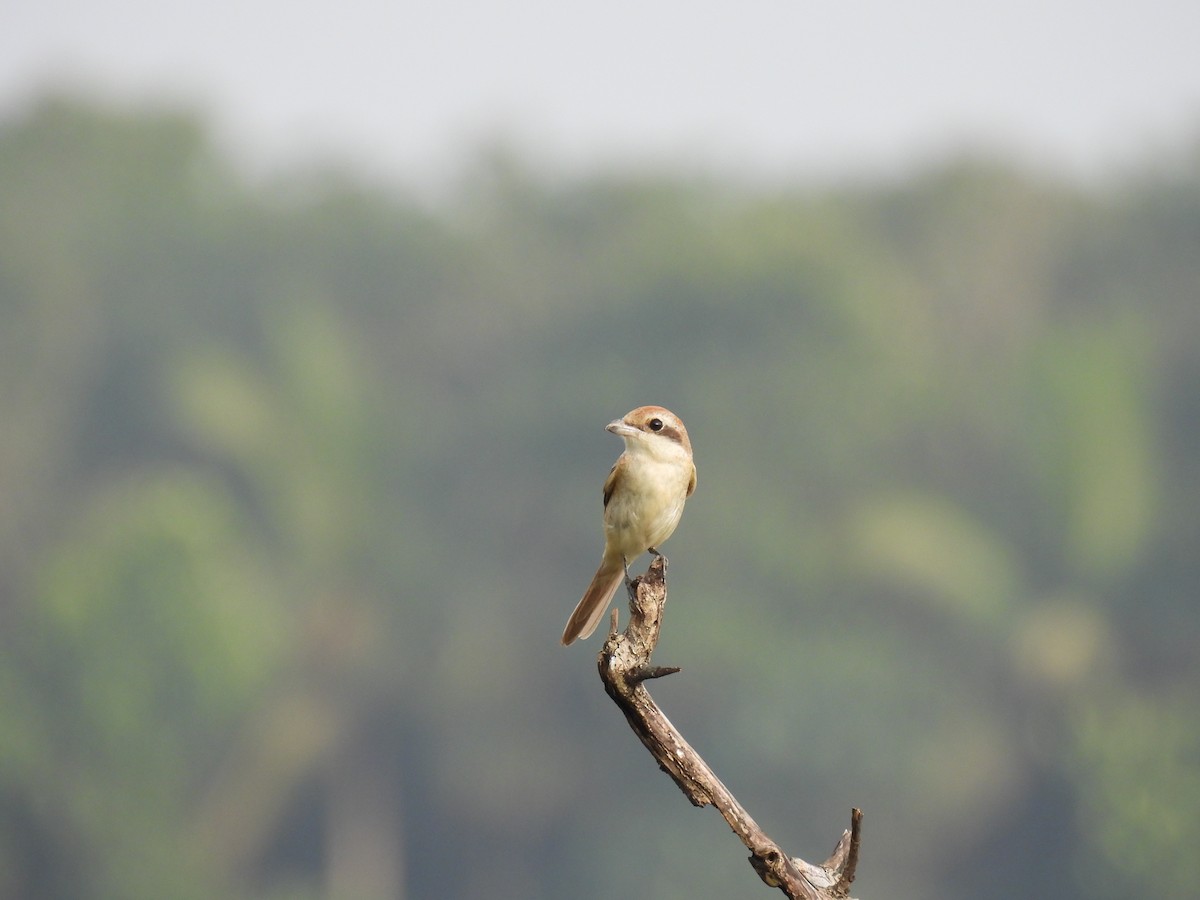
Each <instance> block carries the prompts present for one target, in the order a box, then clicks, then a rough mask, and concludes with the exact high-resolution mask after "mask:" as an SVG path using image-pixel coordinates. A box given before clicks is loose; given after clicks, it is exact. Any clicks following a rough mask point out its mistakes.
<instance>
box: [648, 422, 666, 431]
mask: <svg viewBox="0 0 1200 900" xmlns="http://www.w3.org/2000/svg"><path fill="white" fill-rule="evenodd" d="M646 424H648V425H649V426H650V430H651V431H662V430H663V420H662V419H651V420H650V421H649V422H647V423H646Z"/></svg>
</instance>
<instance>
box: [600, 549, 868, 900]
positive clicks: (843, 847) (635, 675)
mask: <svg viewBox="0 0 1200 900" xmlns="http://www.w3.org/2000/svg"><path fill="white" fill-rule="evenodd" d="M666 563H667V561H666V559H665V558H664V557H661V556H659V557H655V559H654V560H653V562H651V564H650V568H649V569H648V570H647V571H646V574H645V575H643V576H640V577H638V578H636V579H635V580H634V582H633V587H634V589H633V590H632V591H631V593H630V598H629V613H630V622H629V626H628V627H627V628H626V629H625V631H624V632H622V633H619V632H618V631H617V613H616V610H614V611H613V615H612V627H611V629H610V633H609V635H608V640H606V641H605V642H604V647H603V648H602V649H601V651H600V657H599V660H598V666H599V669H600V678H601V680H602V681H603V682H604V690H605V691H606V692H607V693H608V696H610V697H611V698H612V699H613V702H614V703H616V704H617V706H618V707H619V708H620V710H621V712H623V713H624V714H625V718H626V720H627V721H628V722H629V726H630V727H631V728H632V729H633V731H634V734H636V735H637V736H638V738H639V739H640V740H641V742H642V743H643V744H644V745H645V747H646V749H647V750H649V751H650V753H651V755H653V757H654V758H655V760H657V761H658V764H659V766H660V767H661V768H662V770H663V771H664V772H666V773H667V774H668V775H670V776H671V778H672V779H673V780H674V781H675V783H676V784H677V785H678V786H679V789H680V790H681V791H683V793H684V796H686V797H687V798H688V800H690V801H691V802H692V804H693V805H694V806H707V805H709V804H710V803H711V804H712V805H713V806H715V807H716V808H717V810H718V811H719V812H720V813H721V815H722V816H723V817H724V818H725V821H726V822H728V823H729V827H730V828H732V829H733V833H734V834H736V835H737V836H738V837H739V838H740V839H741V841H742V843H743V844H745V845H746V847H747V848H748V849H749V850H750V854H751V855H750V865H752V866H753V867H754V870H755V871H756V872H758V875H759V877H760V878H761V879H762V880H763V882H764V883H766V884H767V885H768V886H770V887H775V888H779V890H781V891H782V892H783V893H784V894H785V895H787V896H788V897H790V898H793V900H846V898H847V897H848V895H849V892H850V883H851V882H852V881H853V880H854V872H855V869H856V867H857V865H858V851H859V843H860V835H861V824H862V812H861V811H860V810H858V809H855V810H854V811H853V813H852V814H851V818H850V828H849V830H847V831H845V832H844V833H843V834H842V837H841V839H840V840H839V841H838V844H837V847H836V848H835V849H834V851H833V854H832V855H831V856H830V857H829V859H827V860H825V862H823V863H822V864H820V865H813V864H812V863H807V862H805V861H804V860H802V859H799V858H797V857H789V856H788V855H787V854H786V853H784V852H783V850H782V849H781V848H780V847H779V845H778V844H776V843H775V842H774V841H773V840H771V838H770V837H768V836H767V834H766V832H764V831H763V830H762V828H761V827H759V825H758V823H757V822H755V821H754V819H752V818H751V817H750V814H749V813H748V812H746V810H745V809H744V808H743V807H742V805H741V804H740V803H738V801H737V798H736V797H734V796H733V794H732V793H730V791H729V789H728V788H727V787H725V785H724V784H722V783H721V780H720V779H719V778H717V776H716V774H715V773H714V772H713V770H712V769H710V768H709V767H708V764H707V763H706V762H705V761H704V760H703V759H701V758H700V754H698V753H697V752H696V751H695V750H693V749H692V747H691V745H690V744H688V742H687V741H685V740H684V739H683V735H682V734H680V733H679V731H678V729H676V728H675V726H674V725H672V724H671V722H670V721H669V720H668V719H667V717H666V716H665V715H664V714H663V712H662V710H661V709H659V708H658V704H656V703H655V702H654V699H653V698H652V697H651V696H650V693H649V691H647V690H646V687H645V685H644V683H643V682H645V681H647V680H648V679H651V678H661V677H662V676H664V675H669V674H671V673H673V672H678V671H679V669H678V668H675V667H662V666H652V665H651V664H650V654H651V653H653V651H654V648H655V646H656V645H657V644H658V634H659V628H660V627H661V625H662V611H663V606H664V605H665V604H666V602H667V581H666Z"/></svg>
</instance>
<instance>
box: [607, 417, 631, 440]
mask: <svg viewBox="0 0 1200 900" xmlns="http://www.w3.org/2000/svg"><path fill="white" fill-rule="evenodd" d="M604 430H605V431H611V432H612V433H613V434H617V435H620V436H621V437H623V438H624V437H630V436H631V435H635V434H637V433H638V430H637V429H636V428H634V427H633V426H632V425H626V424H625V421H624V420H623V419H613V420H612V421H611V422H609V423H608V424H607V425H605V426H604Z"/></svg>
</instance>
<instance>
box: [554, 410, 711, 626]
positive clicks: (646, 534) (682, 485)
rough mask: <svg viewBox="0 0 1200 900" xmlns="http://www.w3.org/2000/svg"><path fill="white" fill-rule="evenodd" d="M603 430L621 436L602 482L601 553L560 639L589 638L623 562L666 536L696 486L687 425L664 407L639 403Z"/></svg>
mask: <svg viewBox="0 0 1200 900" xmlns="http://www.w3.org/2000/svg"><path fill="white" fill-rule="evenodd" d="M605 430H606V431H611V432H612V433H613V434H616V435H620V436H621V437H622V438H623V439H624V440H625V452H624V453H622V454H621V455H620V456H619V457H617V462H616V464H615V465H614V466H613V467H612V471H611V472H609V473H608V479H607V480H606V481H605V482H604V556H603V557H601V559H600V568H599V569H597V570H596V575H595V577H593V578H592V583H591V584H590V585H588V589H587V590H586V591H585V592H584V594H583V599H582V600H580V601H579V605H578V606H576V607H575V612H573V613H571V618H570V619H569V620H568V621H567V627H566V628H565V629H564V630H563V636H562V642H563V644H569V643H571V642H572V641H574V640H575V639H576V638H581V637H583V638H585V637H589V636H590V635H591V633H592V632H593V631H595V630H596V626H597V625H598V624H600V620H601V619H602V618H604V614H605V613H606V612H607V611H608V604H609V601H611V600H612V597H613V594H615V593H616V591H617V586H618V585H619V584H621V581H622V580H623V578H624V577H626V568H627V567H628V565H629V563H630V562H632V561H633V560H634V559H636V558H637V557H639V556H641V555H642V554H643V553H645V552H646V551H647V550H649V551H650V552H651V553H653V554H655V555H657V554H658V550H657V549H655V548H656V547H657V546H658V545H659V544H661V543H662V542H663V541H665V540H666V539H667V538H669V537H670V536H671V533H672V532H673V531H674V530H675V526H676V525H678V524H679V517H680V516H681V515H683V502H684V501H685V500H686V499H687V498H688V497H690V496H691V495H692V491H694V490H695V489H696V466H695V464H694V463H693V462H692V444H691V442H690V441H689V440H688V433H687V429H686V428H684V427H683V423H682V422H681V421H679V417H678V416H676V415H675V414H674V413H673V412H671V411H670V410H666V409H663V408H662V407H661V406H639V407H638V408H637V409H635V410H634V411H633V412H631V413H628V414H627V415H626V416H625V418H623V419H617V420H615V421H613V422H609V423H608V424H607V425H606V426H605Z"/></svg>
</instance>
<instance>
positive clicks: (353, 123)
mask: <svg viewBox="0 0 1200 900" xmlns="http://www.w3.org/2000/svg"><path fill="white" fill-rule="evenodd" d="M55 84H57V85H64V84H65V85H68V86H82V87H84V88H86V89H87V90H90V91H91V92H93V93H96V94H99V95H102V96H109V97H119V98H133V99H142V98H153V99H161V98H164V97H165V98H182V99H184V100H186V101H189V102H191V103H192V104H193V105H195V106H197V107H198V108H200V109H201V110H203V111H205V112H206V113H208V114H209V115H210V117H211V119H212V121H213V122H214V124H215V125H216V126H218V128H219V132H220V134H221V135H222V136H223V139H224V140H226V141H228V142H229V144H230V145H231V146H234V147H236V148H238V149H239V150H242V151H246V152H247V153H248V154H249V155H250V156H251V157H252V158H253V159H255V160H257V161H258V164H259V165H262V164H263V163H264V162H268V163H269V162H273V161H287V160H292V159H295V158H306V157H310V156H313V155H321V154H328V153H331V152H332V153H335V154H336V155H340V156H345V157H349V158H351V159H353V160H356V161H359V162H365V163H368V164H370V165H372V166H373V167H376V168H381V169H384V170H386V171H390V172H393V173H398V174H400V175H401V176H402V177H404V178H406V179H408V180H414V179H419V178H421V177H423V176H425V175H428V174H429V173H432V172H436V171H439V168H442V169H443V170H444V167H446V166H447V165H450V166H453V165H455V164H457V163H459V162H461V160H462V159H463V158H464V156H465V155H469V152H470V150H471V149H472V148H474V147H476V146H478V144H479V143H480V142H482V141H485V140H487V139H491V138H495V137H497V136H506V137H508V138H511V139H512V140H513V143H514V144H515V145H516V146H518V147H520V148H521V149H522V150H524V151H526V152H528V153H530V154H531V155H532V156H533V158H534V159H536V160H543V161H546V162H554V163H558V164H561V165H565V166H567V167H574V166H578V165H589V164H592V163H595V162H598V161H611V160H616V161H621V162H626V161H639V160H650V161H652V162H655V163H662V162H664V161H670V162H672V163H673V162H674V161H676V160H678V161H679V163H680V164H683V165H711V164H716V165H720V166H723V167H725V168H729V169H736V170H738V171H742V172H751V173H753V172H766V173H795V174H799V175H806V174H837V173H841V172H845V171H850V172H855V171H860V170H864V169H865V170H868V171H870V170H877V169H879V168H885V169H886V168H894V167H895V166H897V165H907V164H910V163H911V162H913V161H914V160H919V159H921V158H923V157H925V156H928V155H930V154H935V155H936V154H944V153H946V152H948V151H949V150H950V149H952V148H955V147H959V146H963V145H969V146H976V147H978V146H988V147H990V146H996V147H998V148H1000V149H1002V150H1004V151H1007V152H1011V153H1014V154H1020V156H1021V157H1022V158H1024V159H1027V160H1033V161H1035V162H1039V163H1043V164H1048V165H1054V166H1069V167H1071V168H1072V169H1075V170H1077V171H1082V172H1085V173H1095V172H1097V171H1104V170H1106V169H1108V168H1111V167H1114V166H1116V167H1120V166H1121V165H1124V164H1127V163H1129V162H1131V161H1136V160H1137V159H1138V157H1139V155H1140V154H1142V153H1144V152H1147V151H1149V150H1153V149H1155V148H1157V149H1160V150H1161V149H1163V148H1164V147H1165V148H1171V147H1174V146H1179V145H1181V144H1182V143H1183V142H1184V141H1185V140H1187V139H1189V138H1193V137H1196V136H1200V2H1197V0H1002V2H1001V0H995V2H993V0H984V2H970V0H908V2H895V0H887V2H881V0H865V2H855V0H841V2H826V0H811V2H802V0H738V2H719V3H716V2H703V0H699V2H696V0H693V2H681V0H638V2H628V0H610V2H606V3H596V2H590V3H581V2H576V0H508V2H505V3H488V2H482V0H473V2H468V0H438V2H402V0H337V2H334V0H310V2H307V3H305V2H295V0H290V2H282V0H260V2H254V0H205V2H203V3H201V2H194V3H180V2H177V0H23V2H22V0H0V114H2V113H7V112H9V111H11V110H13V109H18V108H20V106H21V105H22V104H24V103H27V102H28V101H29V98H30V97H33V96H37V95H38V94H39V93H40V92H42V91H44V90H45V89H46V87H47V85H55Z"/></svg>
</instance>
